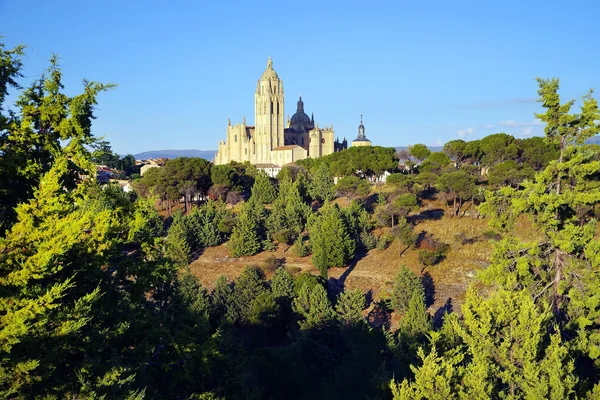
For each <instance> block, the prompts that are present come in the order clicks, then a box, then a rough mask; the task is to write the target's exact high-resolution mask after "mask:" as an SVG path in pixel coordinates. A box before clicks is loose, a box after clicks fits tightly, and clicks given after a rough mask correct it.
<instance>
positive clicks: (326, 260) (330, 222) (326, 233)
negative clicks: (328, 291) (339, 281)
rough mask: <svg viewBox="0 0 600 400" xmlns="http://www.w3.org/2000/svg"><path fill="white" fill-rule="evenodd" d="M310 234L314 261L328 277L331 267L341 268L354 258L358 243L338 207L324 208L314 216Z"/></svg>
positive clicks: (310, 225)
mask: <svg viewBox="0 0 600 400" xmlns="http://www.w3.org/2000/svg"><path fill="white" fill-rule="evenodd" d="M308 232H309V235H310V243H311V246H312V252H313V256H312V261H313V264H314V265H315V267H317V268H318V269H319V271H320V272H321V276H322V277H324V278H326V277H327V269H328V268H329V267H341V266H344V265H347V263H348V262H349V261H350V260H351V259H352V258H353V257H354V251H355V249H356V243H355V241H354V240H353V239H352V237H351V236H350V233H349V230H348V227H347V226H346V224H345V221H344V217H343V214H342V212H341V210H340V208H339V207H338V206H337V205H332V206H328V207H324V208H323V209H321V214H320V215H315V216H313V218H312V220H311V221H310V223H309V228H308Z"/></svg>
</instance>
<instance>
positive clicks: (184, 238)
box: [165, 213, 191, 265]
mask: <svg viewBox="0 0 600 400" xmlns="http://www.w3.org/2000/svg"><path fill="white" fill-rule="evenodd" d="M185 225H186V224H185V220H184V217H183V216H182V215H181V213H175V215H174V216H173V223H172V224H171V227H170V228H169V233H168V234H167V238H166V241H165V253H166V254H167V256H168V257H170V258H171V259H172V260H173V261H174V262H175V263H177V264H179V265H187V264H188V262H189V260H190V256H191V248H190V245H189V242H188V231H187V228H186V226H185Z"/></svg>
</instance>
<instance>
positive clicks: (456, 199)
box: [438, 170, 475, 216]
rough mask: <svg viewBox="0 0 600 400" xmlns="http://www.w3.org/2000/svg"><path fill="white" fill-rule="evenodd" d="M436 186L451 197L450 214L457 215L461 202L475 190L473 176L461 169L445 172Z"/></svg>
mask: <svg viewBox="0 0 600 400" xmlns="http://www.w3.org/2000/svg"><path fill="white" fill-rule="evenodd" d="M438 188H439V190H440V191H442V192H444V193H445V194H446V196H448V197H450V199H452V201H453V204H454V207H453V208H454V210H453V213H452V214H453V216H458V215H459V214H460V208H461V207H462V204H463V202H464V201H467V200H469V199H470V198H471V197H472V196H473V194H474V192H475V178H473V176H472V175H471V174H469V173H468V172H466V171H463V170H458V171H452V172H447V173H445V174H443V175H441V176H440V177H439V179H438Z"/></svg>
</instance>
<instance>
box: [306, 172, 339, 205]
mask: <svg viewBox="0 0 600 400" xmlns="http://www.w3.org/2000/svg"><path fill="white" fill-rule="evenodd" d="M308 193H309V194H310V197H312V198H313V199H315V200H319V201H323V202H325V201H329V200H332V199H333V175H332V174H331V171H330V170H329V167H328V166H327V164H325V163H321V164H320V165H319V166H318V167H317V169H316V170H315V172H314V174H313V175H312V177H311V180H310V183H309V185H308Z"/></svg>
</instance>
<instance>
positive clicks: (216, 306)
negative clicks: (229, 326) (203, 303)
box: [210, 275, 235, 326]
mask: <svg viewBox="0 0 600 400" xmlns="http://www.w3.org/2000/svg"><path fill="white" fill-rule="evenodd" d="M232 299H233V289H232V288H231V285H230V284H229V282H227V278H226V277H225V276H223V275H221V276H220V277H219V278H218V279H217V282H216V283H215V288H214V290H213V291H212V294H211V297H210V300H211V304H210V314H211V320H212V321H213V325H214V326H220V325H222V324H223V323H225V322H226V321H227V319H229V318H230V317H231V318H234V317H235V310H234V307H233V301H232Z"/></svg>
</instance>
